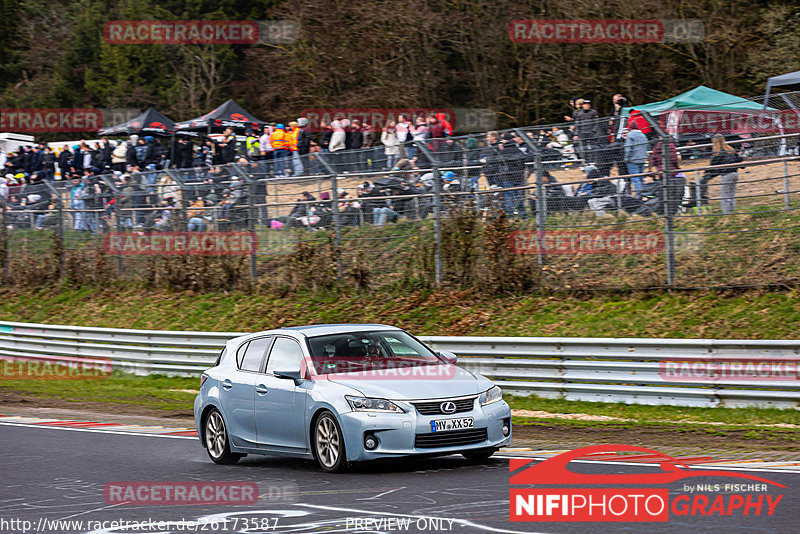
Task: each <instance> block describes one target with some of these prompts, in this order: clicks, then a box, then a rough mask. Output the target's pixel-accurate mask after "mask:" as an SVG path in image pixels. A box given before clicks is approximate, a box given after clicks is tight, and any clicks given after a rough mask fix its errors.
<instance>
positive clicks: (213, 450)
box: [203, 408, 244, 465]
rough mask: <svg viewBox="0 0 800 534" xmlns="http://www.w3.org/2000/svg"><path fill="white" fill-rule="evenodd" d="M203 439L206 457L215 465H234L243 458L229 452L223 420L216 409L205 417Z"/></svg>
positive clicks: (226, 430)
mask: <svg viewBox="0 0 800 534" xmlns="http://www.w3.org/2000/svg"><path fill="white" fill-rule="evenodd" d="M203 437H204V439H205V445H206V451H207V452H208V456H209V458H211V461H213V462H214V463H215V464H223V465H230V464H235V463H236V462H238V461H239V460H240V459H241V458H242V457H243V456H244V454H237V453H235V452H231V448H230V445H229V442H228V429H227V428H226V427H225V420H224V419H223V418H222V414H221V413H219V410H217V409H216V408H214V409H212V410H211V412H209V414H208V416H206V422H205V428H204V432H203Z"/></svg>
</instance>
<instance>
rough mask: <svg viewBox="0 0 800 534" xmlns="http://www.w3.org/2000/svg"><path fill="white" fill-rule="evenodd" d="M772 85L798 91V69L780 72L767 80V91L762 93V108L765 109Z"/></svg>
mask: <svg viewBox="0 0 800 534" xmlns="http://www.w3.org/2000/svg"><path fill="white" fill-rule="evenodd" d="M773 87H780V88H782V89H790V90H794V91H800V70H798V71H796V72H790V73H788V74H781V75H780V76H772V77H771V78H769V79H768V80H767V93H766V94H765V95H764V109H766V108H767V105H768V104H769V95H770V93H771V92H772V88H773ZM791 107H794V106H791Z"/></svg>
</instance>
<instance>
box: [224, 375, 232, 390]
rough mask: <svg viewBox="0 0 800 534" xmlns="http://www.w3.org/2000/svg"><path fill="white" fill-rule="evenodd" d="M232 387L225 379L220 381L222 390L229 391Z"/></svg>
mask: <svg viewBox="0 0 800 534" xmlns="http://www.w3.org/2000/svg"><path fill="white" fill-rule="evenodd" d="M232 387H233V382H231V381H230V380H228V379H227V378H226V379H225V380H223V381H222V389H231V388H232Z"/></svg>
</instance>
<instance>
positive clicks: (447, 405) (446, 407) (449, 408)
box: [439, 401, 456, 413]
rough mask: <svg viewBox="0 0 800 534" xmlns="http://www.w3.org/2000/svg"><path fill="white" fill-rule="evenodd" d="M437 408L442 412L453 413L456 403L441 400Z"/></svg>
mask: <svg viewBox="0 0 800 534" xmlns="http://www.w3.org/2000/svg"><path fill="white" fill-rule="evenodd" d="M439 409H440V410H442V413H455V411H456V403H455V402H450V401H447V402H443V403H441V404H440V405H439Z"/></svg>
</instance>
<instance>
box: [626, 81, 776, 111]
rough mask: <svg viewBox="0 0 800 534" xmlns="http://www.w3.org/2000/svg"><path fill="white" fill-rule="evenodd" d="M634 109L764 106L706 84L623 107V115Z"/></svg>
mask: <svg viewBox="0 0 800 534" xmlns="http://www.w3.org/2000/svg"><path fill="white" fill-rule="evenodd" d="M634 109H638V110H639V111H646V112H648V113H650V114H651V115H660V114H662V113H664V112H665V111H674V110H678V109H704V110H714V111H737V110H745V111H760V110H762V109H763V106H762V105H761V104H759V103H757V102H753V101H751V100H747V99H745V98H742V97H740V96H736V95H731V94H728V93H724V92H722V91H717V90H716V89H711V88H710V87H706V86H704V85H700V86H698V87H695V88H694V89H691V90H689V91H686V92H685V93H681V94H679V95H678V96H674V97H672V98H670V99H668V100H661V101H660V102H651V103H650V104H643V105H641V106H632V107H628V108H623V109H622V115H623V116H625V117H627V116H628V115H629V114H630V112H631V111H632V110H634Z"/></svg>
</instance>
